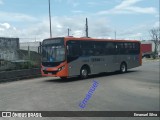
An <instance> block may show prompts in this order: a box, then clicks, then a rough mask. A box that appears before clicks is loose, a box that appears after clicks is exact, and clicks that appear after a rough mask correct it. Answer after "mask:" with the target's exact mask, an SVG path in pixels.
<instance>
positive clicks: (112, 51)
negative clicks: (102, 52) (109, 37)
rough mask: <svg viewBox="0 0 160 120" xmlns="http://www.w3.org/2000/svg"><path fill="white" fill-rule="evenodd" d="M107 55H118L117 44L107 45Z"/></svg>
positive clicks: (109, 43) (110, 43)
mask: <svg viewBox="0 0 160 120" xmlns="http://www.w3.org/2000/svg"><path fill="white" fill-rule="evenodd" d="M106 54H107V55H114V54H116V44H115V43H114V42H107V45H106Z"/></svg>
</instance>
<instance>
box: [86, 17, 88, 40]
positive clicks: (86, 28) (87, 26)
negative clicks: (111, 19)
mask: <svg viewBox="0 0 160 120" xmlns="http://www.w3.org/2000/svg"><path fill="white" fill-rule="evenodd" d="M86 37H88V19H87V18H86Z"/></svg>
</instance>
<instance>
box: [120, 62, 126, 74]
mask: <svg viewBox="0 0 160 120" xmlns="http://www.w3.org/2000/svg"><path fill="white" fill-rule="evenodd" d="M120 72H121V73H126V72H127V65H126V63H124V62H123V63H121V66H120Z"/></svg>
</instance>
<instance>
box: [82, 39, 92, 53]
mask: <svg viewBox="0 0 160 120" xmlns="http://www.w3.org/2000/svg"><path fill="white" fill-rule="evenodd" d="M81 53H82V56H92V55H94V43H93V41H81Z"/></svg>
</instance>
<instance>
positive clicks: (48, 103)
mask: <svg viewBox="0 0 160 120" xmlns="http://www.w3.org/2000/svg"><path fill="white" fill-rule="evenodd" d="M158 73H159V63H158V62H155V61H146V62H144V63H143V66H141V67H138V68H135V69H131V70H129V72H128V73H125V74H118V73H108V74H105V75H104V74H103V75H98V76H91V77H90V78H89V79H86V80H77V78H72V79H70V80H66V81H62V80H60V79H58V78H46V77H45V78H36V79H30V80H23V81H16V82H9V83H2V84H0V110H1V111H12V110H13V111H79V110H81V109H80V107H79V103H80V101H82V100H83V99H84V97H85V95H86V93H87V92H88V91H89V89H90V87H91V86H92V84H93V80H96V81H98V83H99V85H98V87H97V88H96V91H95V92H94V93H93V96H92V98H91V99H90V100H89V101H88V103H87V106H86V108H85V110H87V111H91V110H93V111H94V110H95V111H103V110H104V111H155V110H156V111H158V110H159V74H158ZM0 119H2V118H0ZM14 119H15V120H17V118H12V120H14ZM42 119H47V120H50V119H51V120H52V119H53V120H55V119H56V118H42ZM57 119H59V120H61V119H64V118H57ZM66 119H67V120H74V119H75V118H65V120H66ZM76 119H79V120H81V119H90V120H93V119H95V120H97V119H98V118H76ZM99 119H102V120H106V119H109V120H115V119H117V118H99ZM119 119H120V120H126V119H128V118H119ZM119 119H118V120H119ZM129 119H131V120H132V119H134V120H137V119H138V118H129ZM139 119H141V118H139ZM143 119H144V120H145V118H143ZM148 119H151V118H148ZM152 119H153V120H158V118H152ZM5 120H7V119H5ZM141 120H142V119H141Z"/></svg>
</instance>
